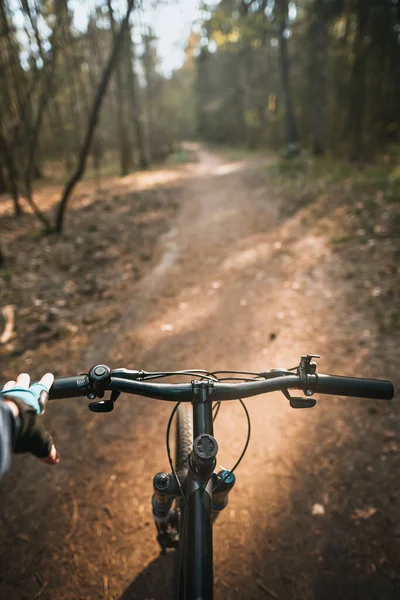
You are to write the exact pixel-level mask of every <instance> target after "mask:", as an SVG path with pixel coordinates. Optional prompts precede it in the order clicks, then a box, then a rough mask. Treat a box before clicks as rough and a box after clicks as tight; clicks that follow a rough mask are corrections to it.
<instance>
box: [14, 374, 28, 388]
mask: <svg viewBox="0 0 400 600" xmlns="http://www.w3.org/2000/svg"><path fill="white" fill-rule="evenodd" d="M30 382H31V378H30V375H28V373H20V374H19V375H18V377H17V381H16V382H15V384H16V386H17V387H19V388H25V389H28V388H29V384H30Z"/></svg>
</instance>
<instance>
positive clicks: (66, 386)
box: [49, 375, 90, 400]
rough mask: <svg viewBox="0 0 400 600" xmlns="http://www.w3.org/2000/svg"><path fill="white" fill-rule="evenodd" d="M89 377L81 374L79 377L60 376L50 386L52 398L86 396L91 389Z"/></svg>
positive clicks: (50, 396)
mask: <svg viewBox="0 0 400 600" xmlns="http://www.w3.org/2000/svg"><path fill="white" fill-rule="evenodd" d="M89 384H90V381H89V377H88V376H87V375H79V376H78V377H58V378H57V379H55V380H54V383H53V385H52V386H51V388H50V392H49V398H50V400H59V399H61V398H77V397H78V396H86V394H87V393H88V390H89Z"/></svg>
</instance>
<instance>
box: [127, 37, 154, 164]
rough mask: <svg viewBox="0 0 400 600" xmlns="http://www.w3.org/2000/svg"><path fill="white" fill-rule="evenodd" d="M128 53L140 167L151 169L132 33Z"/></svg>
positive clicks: (133, 118)
mask: <svg viewBox="0 0 400 600" xmlns="http://www.w3.org/2000/svg"><path fill="white" fill-rule="evenodd" d="M127 44H128V52H127V53H126V56H127V71H128V86H129V92H130V98H131V106H132V121H133V126H134V130H135V136H136V143H137V148H138V152H139V167H140V168H141V169H148V168H149V163H150V160H149V156H148V152H147V149H146V140H145V134H144V128H143V121H142V110H141V103H140V97H139V91H138V85H137V81H136V73H135V67H134V65H135V50H134V44H133V42H132V33H131V32H130V33H129V35H128V36H127Z"/></svg>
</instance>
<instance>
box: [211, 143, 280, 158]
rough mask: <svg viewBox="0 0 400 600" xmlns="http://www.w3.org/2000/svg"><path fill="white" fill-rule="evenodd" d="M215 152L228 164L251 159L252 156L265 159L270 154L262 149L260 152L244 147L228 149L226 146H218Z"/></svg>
mask: <svg viewBox="0 0 400 600" xmlns="http://www.w3.org/2000/svg"><path fill="white" fill-rule="evenodd" d="M215 150H216V151H217V152H218V153H219V154H221V155H222V156H223V158H224V159H225V160H227V161H228V162H237V161H240V160H246V159H248V158H253V157H254V156H260V157H264V158H265V157H266V156H269V155H270V154H271V151H270V150H268V149H266V148H263V149H262V150H260V149H257V150H250V149H249V148H246V147H234V148H233V147H228V146H218V147H216V148H215Z"/></svg>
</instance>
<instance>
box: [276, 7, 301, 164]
mask: <svg viewBox="0 0 400 600" xmlns="http://www.w3.org/2000/svg"><path fill="white" fill-rule="evenodd" d="M275 6H276V10H277V16H278V23H279V54H280V70H281V82H282V92H283V100H284V105H285V137H286V144H287V155H288V156H293V155H296V154H298V152H299V150H300V144H299V134H298V130H297V125H296V119H295V116H294V110H293V99H292V91H291V87H290V74H289V71H290V63H289V56H288V50H287V39H286V37H285V29H286V19H287V15H288V1H287V0H276V2H275Z"/></svg>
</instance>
